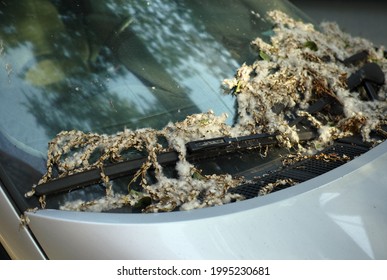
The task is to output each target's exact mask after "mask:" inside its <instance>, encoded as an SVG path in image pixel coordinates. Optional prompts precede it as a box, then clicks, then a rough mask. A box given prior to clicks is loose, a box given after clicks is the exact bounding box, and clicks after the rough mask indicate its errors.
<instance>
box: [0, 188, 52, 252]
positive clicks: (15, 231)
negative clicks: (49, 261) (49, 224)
mask: <svg viewBox="0 0 387 280" xmlns="http://www.w3.org/2000/svg"><path fill="white" fill-rule="evenodd" d="M0 243H1V244H2V245H3V247H4V248H5V250H6V251H7V253H8V255H9V256H10V258H12V259H44V258H45V256H44V254H43V253H42V252H41V250H40V248H39V246H38V245H37V243H36V242H35V240H34V238H33V237H32V236H31V233H30V232H29V230H28V228H26V227H23V226H21V224H20V217H19V215H18V213H17V212H16V210H15V208H14V206H13V205H12V203H11V202H10V200H9V199H8V197H7V195H6V193H5V192H4V190H3V189H2V188H1V186H0Z"/></svg>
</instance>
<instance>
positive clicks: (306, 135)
mask: <svg viewBox="0 0 387 280" xmlns="http://www.w3.org/2000/svg"><path fill="white" fill-rule="evenodd" d="M334 101H335V100H333V99H332V98H330V97H327V98H321V99H319V100H317V101H316V102H315V103H314V104H312V105H311V106H309V108H308V110H307V111H308V113H310V114H314V113H316V112H318V111H320V110H322V109H323V108H324V107H325V106H326V105H328V104H331V103H332V102H334ZM304 119H305V117H296V118H295V119H294V120H292V121H290V122H289V126H294V125H297V124H298V123H300V122H301V121H302V120H304ZM298 137H299V140H300V141H301V142H304V141H309V140H312V139H314V138H315V137H316V133H315V131H313V130H304V131H300V132H298ZM277 144H278V140H277V135H276V134H266V133H264V134H253V135H247V136H241V137H226V136H225V137H216V138H210V139H203V140H198V141H192V142H188V143H187V144H186V148H187V156H186V159H187V160H188V161H190V162H195V161H199V160H204V159H208V158H213V157H217V156H220V155H224V154H226V153H230V152H235V151H243V150H248V149H253V148H260V147H266V146H271V145H277ZM178 158H179V157H178V153H177V152H176V151H169V152H164V153H161V154H159V155H158V156H157V161H158V163H159V164H160V165H168V164H174V163H176V162H177V161H178ZM146 161H147V157H146V156H144V157H140V158H137V159H131V160H126V161H122V162H117V163H111V164H108V165H105V166H104V167H103V172H104V174H105V175H106V176H108V177H109V178H110V179H116V178H120V177H124V176H128V175H132V174H134V173H135V172H136V171H137V170H139V169H140V168H141V166H142V165H143V164H144V163H145V162H146ZM100 182H101V170H100V169H99V168H93V169H89V170H86V171H82V172H79V173H75V174H71V175H67V176H64V177H59V178H56V179H53V180H51V181H48V182H46V183H42V184H40V185H37V186H36V187H35V192H34V194H35V195H37V196H42V195H50V194H54V193H59V192H65V191H71V190H73V189H78V188H82V187H86V186H89V185H93V184H98V183H100Z"/></svg>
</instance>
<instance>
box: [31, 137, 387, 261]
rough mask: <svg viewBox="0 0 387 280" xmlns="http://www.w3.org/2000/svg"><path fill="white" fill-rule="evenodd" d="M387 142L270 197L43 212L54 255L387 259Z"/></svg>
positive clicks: (43, 241) (42, 231) (38, 223)
mask: <svg viewBox="0 0 387 280" xmlns="http://www.w3.org/2000/svg"><path fill="white" fill-rule="evenodd" d="M386 163H387V142H384V143H382V144H380V145H379V146H377V147H376V148H374V149H372V150H370V151H369V152H367V153H366V154H364V155H362V156H360V157H358V158H356V159H354V160H353V161H351V162H349V163H347V164H344V165H343V166H341V167H339V168H336V169H334V170H332V171H330V172H328V173H325V174H324V175H321V176H318V177H316V178H314V179H312V180H309V181H306V182H304V183H301V184H299V185H296V186H294V187H291V188H288V189H285V190H282V191H279V192H275V193H272V194H270V195H267V196H263V197H258V198H254V199H249V200H245V201H242V202H237V203H232V204H228V205H223V206H217V207H212V208H206V209H198V210H193V211H185V212H172V213H158V214H118V213H117V214H115V213H85V212H67V211H59V210H39V211H37V212H36V213H29V214H28V217H29V218H30V220H31V221H30V224H29V227H30V228H31V230H32V231H33V233H34V235H35V236H36V238H37V240H38V241H39V243H40V245H41V246H42V247H43V249H44V251H45V252H46V253H47V256H48V257H49V258H51V259H387V243H386V242H385V240H386V237H387V223H386V217H387V203H386V198H387V172H386Z"/></svg>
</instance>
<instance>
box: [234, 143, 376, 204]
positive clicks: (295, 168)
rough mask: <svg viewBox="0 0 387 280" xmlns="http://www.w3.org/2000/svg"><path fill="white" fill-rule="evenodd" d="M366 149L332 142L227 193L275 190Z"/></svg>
mask: <svg viewBox="0 0 387 280" xmlns="http://www.w3.org/2000/svg"><path fill="white" fill-rule="evenodd" d="M368 150H369V148H368V147H367V146H359V145H353V144H348V143H335V144H333V145H332V146H330V147H328V148H326V149H324V150H323V151H321V152H320V153H318V154H316V155H314V156H313V157H308V158H306V159H302V160H299V161H296V162H295V163H292V164H287V165H285V166H284V167H282V168H281V169H279V170H276V171H273V172H270V173H269V174H266V175H264V176H261V177H258V178H256V179H254V180H252V181H251V182H249V183H246V184H243V185H240V186H238V187H236V188H234V189H231V190H230V192H231V193H237V194H240V195H243V196H244V197H245V198H246V199H249V198H253V197H257V196H259V195H262V194H267V193H269V192H270V193H271V192H276V191H279V190H282V189H285V188H288V187H291V186H294V185H296V184H299V183H302V182H304V181H307V180H310V179H312V178H314V177H317V176H319V175H322V174H324V173H326V172H328V171H330V170H333V169H335V168H337V167H339V166H341V165H343V164H345V163H346V162H348V161H350V160H352V159H354V158H355V157H358V156H360V155H361V154H363V153H365V152H367V151H368Z"/></svg>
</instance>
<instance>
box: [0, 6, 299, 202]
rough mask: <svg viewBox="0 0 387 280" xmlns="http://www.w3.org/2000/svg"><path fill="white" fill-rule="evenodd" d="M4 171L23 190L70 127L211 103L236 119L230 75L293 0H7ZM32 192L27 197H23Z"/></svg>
mask: <svg viewBox="0 0 387 280" xmlns="http://www.w3.org/2000/svg"><path fill="white" fill-rule="evenodd" d="M0 7H1V9H0V14H1V17H0V61H1V69H2V70H1V75H0V94H1V97H2V101H1V102H0V120H1V121H0V152H1V157H0V158H1V173H2V181H3V183H4V184H5V185H7V186H9V189H10V192H13V191H14V190H17V195H15V196H19V198H16V200H17V201H18V203H19V205H22V204H23V203H27V204H31V205H34V203H35V201H34V200H33V199H30V200H28V202H25V200H24V193H25V192H26V191H28V190H29V189H30V188H31V186H32V185H33V184H36V182H37V181H38V180H39V178H40V177H41V176H42V174H43V173H44V172H45V168H46V153H47V143H48V142H49V141H50V139H52V138H53V137H55V135H57V134H58V133H59V132H61V131H63V130H75V129H76V130H80V131H84V132H95V133H106V134H112V133H116V132H118V131H121V130H123V129H138V128H144V127H152V128H155V129H159V128H162V127H164V126H166V125H167V124H168V123H169V122H176V121H181V120H184V119H185V118H186V117H187V116H188V115H191V114H194V113H200V112H207V111H209V110H212V111H213V112H214V113H215V114H216V115H219V114H222V113H227V115H228V119H227V123H228V124H232V123H233V120H234V118H235V100H234V97H233V96H231V95H225V94H224V89H222V87H221V83H222V80H223V79H224V78H227V77H231V76H233V75H234V73H235V70H236V69H237V68H238V67H239V66H240V65H241V64H243V63H245V62H247V63H249V62H252V61H254V60H255V59H256V53H254V52H251V51H250V48H249V45H250V42H251V40H252V39H254V38H256V37H258V36H259V37H262V38H264V39H265V38H266V39H269V36H270V34H271V33H270V30H271V28H272V24H271V23H270V22H269V21H267V20H266V19H265V14H266V12H267V11H268V10H274V9H276V10H283V11H286V12H287V13H288V14H290V15H292V16H293V17H296V18H299V17H300V16H301V14H300V13H299V12H298V10H297V9H295V8H293V7H292V6H290V5H289V4H288V3H287V2H283V1H250V0H245V1H236V0H234V1H233V0H228V1H205V0H203V1H200V0H199V1H164V0H158V1H130V0H110V1H91V0H90V1H88V0H83V1H82V0H79V1H66V0H62V1H61V0H52V1H48V0H20V1H7V0H5V1H1V2H0ZM20 201H22V202H20Z"/></svg>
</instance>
